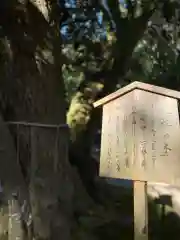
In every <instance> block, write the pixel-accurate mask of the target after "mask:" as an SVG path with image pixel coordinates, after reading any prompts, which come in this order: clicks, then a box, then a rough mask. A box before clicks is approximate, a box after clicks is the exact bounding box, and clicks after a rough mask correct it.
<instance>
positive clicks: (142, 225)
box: [134, 181, 148, 240]
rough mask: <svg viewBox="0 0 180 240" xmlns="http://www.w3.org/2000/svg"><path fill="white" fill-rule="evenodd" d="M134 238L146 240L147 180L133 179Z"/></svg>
mask: <svg viewBox="0 0 180 240" xmlns="http://www.w3.org/2000/svg"><path fill="white" fill-rule="evenodd" d="M134 239H135V240H148V201H147V182H140V181H134Z"/></svg>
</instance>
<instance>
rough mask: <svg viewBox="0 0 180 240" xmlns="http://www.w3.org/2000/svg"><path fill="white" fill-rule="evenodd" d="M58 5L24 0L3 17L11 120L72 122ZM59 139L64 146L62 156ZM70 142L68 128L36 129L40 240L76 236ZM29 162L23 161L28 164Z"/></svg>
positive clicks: (34, 191)
mask: <svg viewBox="0 0 180 240" xmlns="http://www.w3.org/2000/svg"><path fill="white" fill-rule="evenodd" d="M52 2H53V1H52ZM47 4H49V5H47ZM55 7H56V6H54V5H53V4H51V1H48V3H47V2H46V1H45V0H42V1H35V0H34V1H33V0H32V1H27V2H25V1H24V2H23V1H22V3H16V4H15V5H14V6H13V5H10V6H9V7H8V8H7V9H6V11H5V14H4V15H3V17H4V21H3V32H4V45H5V47H6V56H7V57H8V61H7V64H6V66H5V68H6V71H5V78H4V81H2V83H1V84H2V96H4V99H6V100H5V107H4V115H5V117H6V119H8V120H11V121H12V120H13V121H25V122H38V123H44V124H57V125H59V124H62V125H64V124H65V123H66V102H65V97H64V95H65V93H64V83H63V79H62V76H61V64H62V63H61V41H60V37H59V29H58V25H57V21H56V20H57V19H56V17H57V16H56V13H57V12H56V10H57V9H55ZM55 139H56V141H57V144H58V146H56V147H57V148H58V149H59V150H58V151H57V154H58V155H56V156H54V151H55V145H54V144H55V143H56V141H55ZM67 142H68V132H67V129H63V130H62V131H59V132H58V136H57V131H55V130H54V129H53V130H51V128H49V129H48V130H45V129H44V128H34V129H33V130H32V131H31V147H32V149H31V162H30V164H29V165H28V168H30V174H29V182H28V184H29V186H30V192H29V194H30V202H31V209H32V216H33V229H34V238H35V239H38V240H39V239H41V240H42V239H43V240H45V239H46V240H50V239H51V240H53V239H63V240H69V239H70V238H71V236H70V235H71V234H70V232H71V217H72V216H71V215H72V206H71V203H72V202H71V200H72V194H73V184H72V182H71V169H70V166H69V163H68V160H67V151H65V149H64V148H65V147H66V144H67ZM36 144H37V146H36ZM37 148H38V151H37ZM56 150H57V149H56ZM23 161H24V160H23ZM26 164H27V163H26V162H23V163H22V165H23V166H24V168H27V165H26ZM56 165H57V166H58V167H55V166H56ZM26 170H27V169H26ZM27 172H28V171H27Z"/></svg>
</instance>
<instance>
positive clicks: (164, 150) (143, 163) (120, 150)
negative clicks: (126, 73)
mask: <svg viewBox="0 0 180 240" xmlns="http://www.w3.org/2000/svg"><path fill="white" fill-rule="evenodd" d="M179 98H180V92H177V91H173V90H169V89H165V88H161V87H157V86H153V85H149V84H145V83H140V82H134V83H132V84H129V85H128V86H126V87H124V88H122V89H120V90H118V91H116V92H115V93H113V94H110V95H109V96H107V97H105V98H103V99H101V100H99V101H97V102H95V103H94V106H95V107H98V106H101V105H103V118H102V137H101V158H100V176H102V177H108V178H123V179H132V180H134V211H135V239H137V240H138V239H147V238H148V233H147V196H146V188H147V184H146V183H147V181H151V182H164V183H168V184H173V185H179V184H180V147H179V144H180V128H179V114H178V102H177V99H179ZM137 199H138V200H137ZM143 206H144V209H143V208H142V207H143ZM142 210H143V211H144V218H143V217H142V213H141V218H138V215H139V214H140V212H139V211H142ZM139 219H141V221H140V222H139ZM145 222H146V223H145ZM143 224H146V231H145V230H143V232H142V228H144V227H143Z"/></svg>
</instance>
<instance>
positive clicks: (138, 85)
mask: <svg viewBox="0 0 180 240" xmlns="http://www.w3.org/2000/svg"><path fill="white" fill-rule="evenodd" d="M135 89H140V90H144V91H147V92H151V93H155V94H159V95H163V96H166V97H171V98H176V99H180V92H178V91H175V90H171V89H167V88H163V87H158V86H155V85H151V84H147V83H142V82H138V81H135V82H133V83H131V84H129V85H127V86H125V87H123V88H120V89H119V90H117V91H116V92H114V93H112V94H109V95H108V96H106V97H104V98H102V99H100V100H98V101H96V102H94V104H93V105H94V107H99V106H101V105H104V104H106V103H108V102H110V101H112V100H114V99H116V98H119V97H121V96H123V95H125V94H126V93H128V92H131V91H133V90H135Z"/></svg>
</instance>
